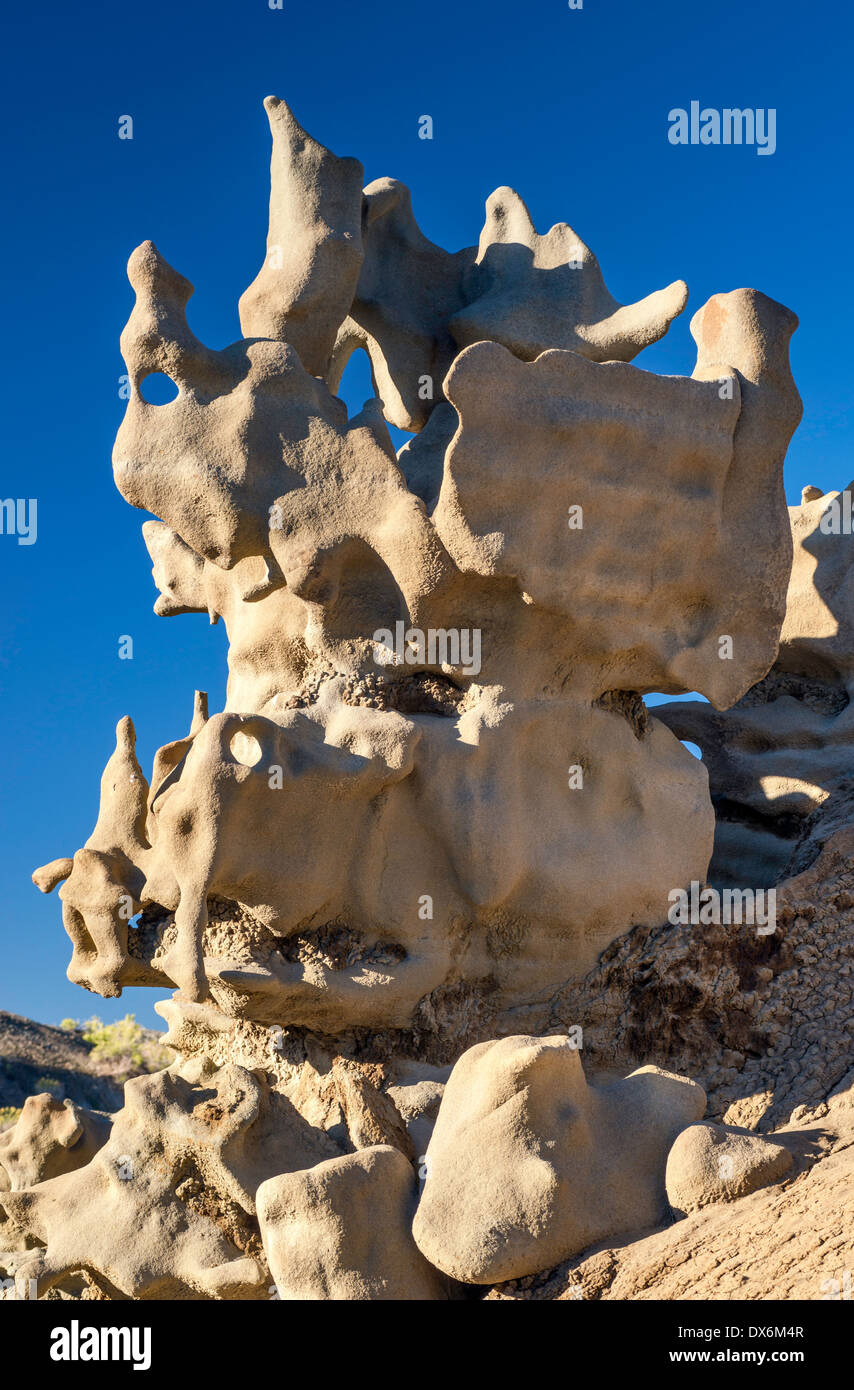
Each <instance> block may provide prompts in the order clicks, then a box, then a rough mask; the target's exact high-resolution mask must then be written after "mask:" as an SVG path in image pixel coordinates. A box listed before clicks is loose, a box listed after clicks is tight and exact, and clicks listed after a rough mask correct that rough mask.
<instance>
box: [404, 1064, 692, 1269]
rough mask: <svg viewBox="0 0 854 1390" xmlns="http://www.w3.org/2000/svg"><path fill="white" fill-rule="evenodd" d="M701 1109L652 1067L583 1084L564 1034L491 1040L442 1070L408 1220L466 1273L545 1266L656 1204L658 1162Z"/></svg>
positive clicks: (647, 1214)
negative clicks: (596, 1085)
mask: <svg viewBox="0 0 854 1390" xmlns="http://www.w3.org/2000/svg"><path fill="white" fill-rule="evenodd" d="M705 1108H706V1097H705V1095H704V1094H703V1091H702V1090H701V1088H700V1087H699V1086H696V1085H695V1084H694V1083H693V1082H692V1081H687V1080H685V1078H684V1077H678V1076H671V1075H670V1074H669V1073H667V1072H661V1071H658V1070H657V1069H656V1068H655V1067H649V1068H645V1069H643V1070H641V1071H638V1072H633V1073H632V1075H631V1076H628V1077H626V1079H625V1080H624V1081H616V1082H614V1083H613V1084H612V1085H610V1086H607V1087H605V1088H604V1089H602V1090H594V1089H593V1088H592V1087H590V1086H588V1084H587V1082H586V1081H585V1079H584V1073H583V1071H582V1068H581V1060H580V1058H579V1055H578V1052H577V1050H575V1049H574V1048H573V1047H572V1045H571V1042H570V1040H569V1039H568V1038H561V1037H549V1038H528V1037H518V1038H503V1039H502V1040H501V1041H500V1042H489V1043H481V1044H480V1046H478V1047H474V1048H472V1049H471V1050H470V1051H468V1052H466V1053H464V1054H463V1056H462V1057H461V1058H460V1060H459V1062H458V1063H457V1065H456V1066H455V1067H454V1069H453V1071H452V1072H451V1076H450V1080H449V1082H448V1085H447V1088H446V1090H445V1094H444V1097H443V1099H442V1104H441V1105H440V1107H439V1114H438V1117H437V1120H436V1128H435V1129H434V1131H433V1137H432V1139H431V1140H430V1145H429V1147H428V1149H427V1154H426V1158H425V1168H426V1178H425V1183H424V1192H423V1195H422V1198H421V1201H420V1203H419V1205H418V1211H417V1214H416V1217H415V1225H414V1227H413V1231H414V1235H415V1240H416V1243H417V1245H418V1248H419V1249H420V1250H421V1251H422V1253H423V1254H424V1255H426V1256H427V1258H428V1259H429V1260H430V1261H431V1262H432V1263H433V1264H434V1265H436V1267H437V1268H438V1269H442V1270H444V1271H445V1273H446V1274H449V1275H451V1276H452V1277H453V1278H455V1279H458V1280H460V1281H462V1282H465V1283H469V1284H491V1283H493V1282H495V1281H496V1280H500V1279H513V1278H517V1277H519V1276H520V1275H524V1274H530V1273H534V1272H536V1271H537V1270H538V1269H542V1268H543V1267H544V1265H546V1264H555V1263H557V1261H558V1260H561V1259H565V1258H566V1257H567V1256H568V1255H570V1254H572V1253H573V1252H575V1251H578V1250H583V1249H584V1248H585V1246H587V1245H592V1244H593V1242H594V1241H596V1240H601V1239H602V1237H603V1236H605V1235H614V1234H617V1233H618V1232H622V1231H630V1230H634V1229H642V1228H644V1227H646V1226H650V1225H654V1224H655V1223H656V1222H657V1221H659V1220H661V1219H662V1217H663V1216H664V1209H665V1189H664V1182H663V1174H664V1166H665V1162H666V1159H667V1153H668V1150H669V1148H670V1146H671V1144H672V1143H673V1140H674V1139H675V1138H676V1136H677V1134H678V1133H679V1131H680V1130H681V1129H683V1128H684V1127H685V1126H686V1125H690V1124H691V1122H692V1121H693V1120H697V1119H699V1118H700V1116H701V1115H702V1114H703V1111H704V1110H705Z"/></svg>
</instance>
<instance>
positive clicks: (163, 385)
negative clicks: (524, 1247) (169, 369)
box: [139, 372, 178, 405]
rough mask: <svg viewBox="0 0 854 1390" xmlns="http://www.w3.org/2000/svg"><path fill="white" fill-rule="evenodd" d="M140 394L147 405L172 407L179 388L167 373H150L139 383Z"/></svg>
mask: <svg viewBox="0 0 854 1390" xmlns="http://www.w3.org/2000/svg"><path fill="white" fill-rule="evenodd" d="M139 394H140V395H141V396H142V399H143V400H144V401H145V402H146V404H147V405H170V404H171V402H172V401H174V400H175V397H176V396H177V395H178V387H177V386H176V384H175V382H174V381H173V380H172V378H171V376H167V375H166V373H165V372H149V374H148V376H147V377H144V378H143V380H142V381H141V382H140V383H139Z"/></svg>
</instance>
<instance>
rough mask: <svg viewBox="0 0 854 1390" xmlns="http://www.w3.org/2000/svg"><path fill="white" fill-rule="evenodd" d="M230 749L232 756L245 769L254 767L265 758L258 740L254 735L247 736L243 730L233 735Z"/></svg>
mask: <svg viewBox="0 0 854 1390" xmlns="http://www.w3.org/2000/svg"><path fill="white" fill-rule="evenodd" d="M228 747H229V751H230V753H231V756H232V757H233V758H234V759H235V761H236V762H238V763H242V764H243V766H244V767H254V766H255V764H256V763H260V761H261V758H262V756H263V754H262V752H261V745H260V743H259V742H258V740H257V738H255V737H254V735H253V734H245V733H244V732H243V730H242V729H238V730H237V733H236V734H232V736H231V742H230V743H229V745H228Z"/></svg>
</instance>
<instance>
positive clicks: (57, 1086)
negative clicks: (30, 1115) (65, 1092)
mask: <svg viewBox="0 0 854 1390" xmlns="http://www.w3.org/2000/svg"><path fill="white" fill-rule="evenodd" d="M42 1091H50V1093H51V1095H52V1096H61V1095H62V1082H61V1081H57V1080H56V1079H55V1077H53V1076H40V1077H39V1079H38V1081H37V1082H36V1089H35V1091H34V1092H33V1094H34V1095H37V1096H40V1095H41V1093H42Z"/></svg>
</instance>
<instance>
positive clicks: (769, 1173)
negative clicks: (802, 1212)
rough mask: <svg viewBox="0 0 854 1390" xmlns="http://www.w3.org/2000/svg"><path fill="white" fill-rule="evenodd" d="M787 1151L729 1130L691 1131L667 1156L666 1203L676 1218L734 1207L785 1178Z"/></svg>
mask: <svg viewBox="0 0 854 1390" xmlns="http://www.w3.org/2000/svg"><path fill="white" fill-rule="evenodd" d="M793 1162H794V1160H793V1158H792V1155H791V1154H790V1153H789V1150H788V1149H784V1148H783V1146H782V1144H775V1143H774V1142H773V1141H772V1140H770V1139H766V1138H764V1137H763V1136H762V1135H758V1134H750V1133H749V1132H747V1131H745V1130H739V1129H735V1128H733V1127H732V1126H731V1125H713V1124H701V1125H689V1126H688V1128H687V1129H683V1131H682V1133H681V1134H680V1135H679V1136H678V1138H677V1139H676V1142H675V1143H674V1145H673V1147H672V1149H671V1150H670V1153H669V1154H668V1155H667V1170H666V1173H665V1181H666V1184H667V1198H668V1201H669V1202H670V1205H671V1207H672V1208H673V1210H674V1212H675V1213H676V1214H677V1215H683V1216H684V1215H685V1214H687V1213H688V1212H692V1211H699V1210H700V1208H701V1207H708V1206H711V1204H712V1203H713V1202H734V1201H736V1199H737V1198H739V1197H745V1196H746V1195H747V1194H748V1192H755V1191H756V1189H757V1188H759V1187H768V1186H769V1185H770V1184H771V1183H773V1182H777V1181H778V1180H779V1179H780V1178H782V1177H785V1175H786V1173H788V1171H789V1169H790V1168H791V1167H792V1164H793Z"/></svg>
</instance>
